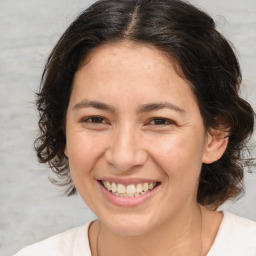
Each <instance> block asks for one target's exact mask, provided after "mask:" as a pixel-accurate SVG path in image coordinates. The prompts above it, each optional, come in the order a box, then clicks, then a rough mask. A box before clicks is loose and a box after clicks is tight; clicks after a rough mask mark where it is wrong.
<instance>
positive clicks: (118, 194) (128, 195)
mask: <svg viewBox="0 0 256 256" xmlns="http://www.w3.org/2000/svg"><path fill="white" fill-rule="evenodd" d="M110 192H111V191H110ZM148 192H150V190H149V191H147V192H141V193H135V194H120V193H117V192H115V193H112V192H111V193H112V194H114V195H116V196H120V197H139V196H142V195H145V194H146V193H148Z"/></svg>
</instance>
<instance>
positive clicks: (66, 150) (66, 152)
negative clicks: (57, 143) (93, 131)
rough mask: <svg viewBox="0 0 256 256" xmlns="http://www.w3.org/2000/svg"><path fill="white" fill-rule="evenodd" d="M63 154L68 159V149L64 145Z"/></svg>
mask: <svg viewBox="0 0 256 256" xmlns="http://www.w3.org/2000/svg"><path fill="white" fill-rule="evenodd" d="M64 154H65V156H66V157H68V148H67V144H66V146H65V149H64Z"/></svg>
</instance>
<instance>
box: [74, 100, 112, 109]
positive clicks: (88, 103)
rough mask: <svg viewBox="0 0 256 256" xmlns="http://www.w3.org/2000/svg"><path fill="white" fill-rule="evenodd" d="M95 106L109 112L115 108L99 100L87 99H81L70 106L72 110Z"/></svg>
mask: <svg viewBox="0 0 256 256" xmlns="http://www.w3.org/2000/svg"><path fill="white" fill-rule="evenodd" d="M90 107H92V108H97V109H101V110H106V111H110V112H114V111H115V109H114V108H113V107H111V106H109V105H107V104H105V103H102V102H99V101H88V100H83V101H81V102H79V103H77V104H75V105H74V106H73V108H72V110H76V109H80V108H90Z"/></svg>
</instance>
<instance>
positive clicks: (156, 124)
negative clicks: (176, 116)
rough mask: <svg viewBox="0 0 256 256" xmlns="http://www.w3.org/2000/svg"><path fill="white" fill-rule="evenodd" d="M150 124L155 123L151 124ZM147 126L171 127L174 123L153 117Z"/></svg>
mask: <svg viewBox="0 0 256 256" xmlns="http://www.w3.org/2000/svg"><path fill="white" fill-rule="evenodd" d="M151 122H155V123H154V124H151ZM159 122H160V123H159ZM163 122H164V123H163ZM147 124H149V125H155V126H167V125H173V124H174V122H173V121H172V120H170V119H167V118H161V117H154V118H151V119H150V120H149V122H148V123H147Z"/></svg>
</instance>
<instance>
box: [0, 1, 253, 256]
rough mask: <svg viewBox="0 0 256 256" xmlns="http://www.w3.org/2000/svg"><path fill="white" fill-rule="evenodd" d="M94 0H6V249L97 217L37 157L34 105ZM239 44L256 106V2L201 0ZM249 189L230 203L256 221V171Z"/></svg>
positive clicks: (0, 13)
mask: <svg viewBox="0 0 256 256" xmlns="http://www.w3.org/2000/svg"><path fill="white" fill-rule="evenodd" d="M92 2H94V1H89V0H87V1H84V0H54V1H52V0H34V1H31V0H0V36H1V40H0V138H1V139H0V163H1V167H0V179H1V186H0V256H4V255H5V256H8V255H11V254H13V253H14V252H16V251H17V250H18V249H20V248H22V247H24V246H25V245H27V244H31V243H34V242H36V241H39V240H41V239H43V238H46V237H48V236H50V235H53V234H56V233H59V232H61V231H64V230H66V229H68V228H71V227H74V226H77V225H80V224H82V223H85V222H87V221H89V220H91V219H93V218H94V216H93V214H92V213H91V212H90V210H88V209H87V207H86V206H85V205H84V204H83V202H82V201H81V199H80V198H79V197H78V196H75V197H72V198H66V197H65V196H63V194H62V190H61V188H58V187H55V186H54V185H52V184H51V183H50V182H49V180H48V174H49V170H48V169H47V168H46V167H45V166H40V165H39V164H37V162H36V155H35V152H34V151H33V140H34V138H35V136H36V134H37V124H36V123H37V113H36V111H35V107H34V105H33V102H34V92H35V91H36V90H37V88H38V85H39V81H40V76H41V73H42V70H43V66H44V63H45V61H46V58H47V56H48V54H49V53H50V50H51V48H52V47H53V45H54V44H55V43H56V41H57V40H58V38H59V37H60V35H61V34H62V33H63V31H64V29H65V28H66V27H67V26H68V25H69V24H70V22H71V21H72V20H73V19H74V18H75V17H76V15H77V14H78V13H80V12H81V11H82V10H83V9H84V8H86V7H87V6H88V5H89V4H91V3H92ZM192 2H193V3H195V4H196V5H197V6H199V7H201V8H202V9H203V10H207V11H208V13H210V14H211V15H212V16H213V18H214V19H215V21H216V22H217V25H218V28H219V30H220V31H221V32H222V33H224V35H225V36H226V37H227V38H229V39H230V40H231V41H232V42H233V43H234V45H235V47H236V49H237V51H238V54H239V58H240V61H241V66H242V70H243V76H244V84H246V86H247V87H246V88H244V89H243V92H242V93H243V95H245V97H246V98H247V99H248V100H249V101H250V102H251V104H252V105H253V106H254V107H255V106H256V92H255V91H256V90H255V86H256V85H255V84H256V44H255V42H256V15H255V13H256V1H255V0H244V1H240V0H226V1H223V0H215V1H204V0H193V1H192ZM245 181H246V194H245V196H244V197H243V198H242V199H241V200H239V201H237V202H235V203H229V204H227V205H225V206H224V208H225V209H229V211H231V212H234V213H236V214H238V215H241V216H244V217H247V218H251V219H253V220H256V193H255V192H256V186H255V184H256V174H255V170H254V173H253V174H247V175H246V180H245Z"/></svg>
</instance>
